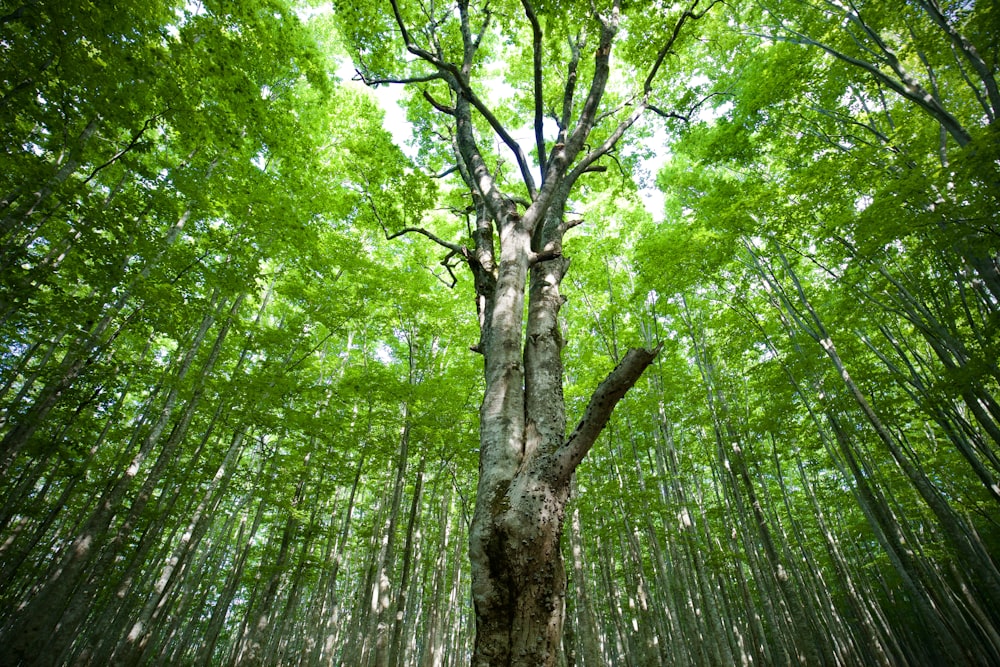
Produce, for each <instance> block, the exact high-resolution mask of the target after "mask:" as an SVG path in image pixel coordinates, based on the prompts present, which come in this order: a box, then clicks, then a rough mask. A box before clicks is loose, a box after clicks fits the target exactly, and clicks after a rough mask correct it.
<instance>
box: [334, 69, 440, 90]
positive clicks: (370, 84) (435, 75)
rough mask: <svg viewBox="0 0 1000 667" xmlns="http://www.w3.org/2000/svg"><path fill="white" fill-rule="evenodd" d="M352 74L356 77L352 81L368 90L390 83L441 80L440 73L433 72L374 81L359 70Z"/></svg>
mask: <svg viewBox="0 0 1000 667" xmlns="http://www.w3.org/2000/svg"><path fill="white" fill-rule="evenodd" d="M354 73H355V74H357V76H356V77H354V80H355V81H360V82H361V83H363V84H365V85H366V86H368V87H369V88H377V87H379V86H381V85H386V84H392V83H400V84H407V83H427V82H428V81H438V80H440V79H442V78H443V77H442V76H441V73H440V72H434V73H432V74H424V75H422V76H405V77H400V78H375V79H373V78H372V77H370V76H367V75H365V74H364V73H362V71H361V70H359V69H357V68H355V69H354Z"/></svg>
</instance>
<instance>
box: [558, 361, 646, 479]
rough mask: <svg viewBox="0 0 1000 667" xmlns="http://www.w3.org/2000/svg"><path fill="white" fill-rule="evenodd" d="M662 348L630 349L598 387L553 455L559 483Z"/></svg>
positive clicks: (567, 476) (585, 452) (574, 468)
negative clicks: (581, 415) (575, 424)
mask: <svg viewBox="0 0 1000 667" xmlns="http://www.w3.org/2000/svg"><path fill="white" fill-rule="evenodd" d="M662 347H663V344H662V343H660V344H659V345H657V346H656V347H655V348H653V349H647V348H631V349H629V351H628V352H626V353H625V356H624V357H623V358H622V360H621V361H620V362H619V363H618V365H617V366H615V368H614V370H612V371H611V372H610V373H609V374H608V377H606V378H605V379H604V381H603V382H601V384H599V385H598V386H597V389H595V390H594V393H593V395H591V397H590V402H589V403H588V404H587V409H586V410H585V411H584V413H583V418H582V419H580V423H579V424H577V426H576V428H575V429H573V432H572V433H571V434H570V436H569V438H568V439H567V440H566V443H565V444H564V445H563V446H562V447H560V448H559V449H558V450H557V451H556V453H555V456H556V475H557V476H558V477H559V478H561V479H560V481H562V480H568V479H569V477H570V476H571V475H572V474H573V471H574V470H576V467H577V465H579V464H580V461H582V460H583V457H584V456H586V455H587V452H589V451H590V448H591V447H593V445H594V442H596V441H597V437H598V436H599V435H600V434H601V431H602V430H603V429H604V426H605V425H606V424H607V423H608V420H609V419H611V413H612V411H614V409H615V406H616V405H618V402H619V401H620V400H621V399H622V398H623V397H624V396H625V393H626V392H627V391H628V390H629V389H631V388H632V387H633V385H635V383H636V382H637V381H638V380H639V378H640V377H641V376H642V374H643V372H644V371H645V370H646V368H648V367H649V365H650V364H651V363H653V360H654V359H655V358H656V355H657V354H658V353H659V352H660V348H662Z"/></svg>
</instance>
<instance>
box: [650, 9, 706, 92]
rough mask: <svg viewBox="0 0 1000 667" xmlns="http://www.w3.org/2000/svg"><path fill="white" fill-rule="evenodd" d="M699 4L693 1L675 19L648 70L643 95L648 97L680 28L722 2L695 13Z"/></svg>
mask: <svg viewBox="0 0 1000 667" xmlns="http://www.w3.org/2000/svg"><path fill="white" fill-rule="evenodd" d="M699 2H701V0H694V1H693V2H692V3H691V6H690V7H688V8H687V9H686V10H684V13H683V14H681V17H680V18H679V19H677V23H675V24H674V29H673V31H672V32H671V33H670V37H669V38H668V39H667V41H666V43H664V45H663V46H662V47H661V48H660V51H659V53H657V54H656V60H655V61H654V62H653V66H652V67H651V68H650V69H649V74H648V75H646V80H645V82H643V84H642V92H643V93H644V94H645V95H649V93H650V91H652V90H653V79H655V78H656V75H657V73H658V72H659V71H660V67H661V66H662V65H663V61H664V59H666V57H667V55H668V54H669V53H670V51H671V49H673V48H674V43H676V42H677V38H678V37H679V36H680V34H681V28H683V27H684V24H685V23H686V22H687V20H688V19H691V20H692V21H697V20H698V19H700V18H702V17H703V16H705V14H707V13H708V12H709V11H710V10H711V9H712V7H715V5H717V4H719V3H720V2H722V0H712V3H711V4H710V5H709V6H708V7H706V8H705V9H704V10H703V11H701V12H696V11H695V8H696V7H697V6H698V3H699Z"/></svg>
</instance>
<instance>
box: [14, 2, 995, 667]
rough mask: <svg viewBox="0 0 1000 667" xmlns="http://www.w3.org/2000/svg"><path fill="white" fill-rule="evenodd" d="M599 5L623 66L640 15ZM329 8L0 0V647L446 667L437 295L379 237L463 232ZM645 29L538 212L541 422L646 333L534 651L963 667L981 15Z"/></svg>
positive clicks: (974, 480) (970, 537) (976, 548)
mask: <svg viewBox="0 0 1000 667" xmlns="http://www.w3.org/2000/svg"><path fill="white" fill-rule="evenodd" d="M361 1H364V0H361ZM538 4H539V7H540V9H543V10H544V14H543V18H544V19H545V21H547V23H546V25H547V26H548V27H549V28H550V30H549V34H551V35H552V39H553V40H562V39H564V38H565V35H567V34H571V33H572V26H563V27H562V28H559V27H558V26H559V23H558V21H559V15H560V11H561V9H560V3H558V2H557V3H538ZM567 4H573V3H569V2H568V0H567ZM584 4H586V3H584ZM695 4H697V3H695ZM633 5H634V6H630V7H629V6H626V10H625V15H626V20H627V23H626V24H625V25H626V30H627V31H628V33H629V35H630V37H631V38H633V39H631V41H629V42H627V44H626V46H625V48H624V49H623V52H622V58H623V62H626V63H627V62H628V61H629V57H630V53H629V49H638V48H641V46H642V44H643V43H644V39H645V38H644V33H643V31H644V30H646V29H647V27H648V25H649V22H650V21H651V19H650V18H649V17H651V16H655V15H662V14H669V13H671V12H679V11H681V9H683V8H682V7H680V6H679V5H678V6H677V7H673V8H672V7H670V6H667V5H664V4H661V3H644V2H637V3H633ZM521 6H522V5H521V3H513V4H512V3H508V2H496V3H494V8H495V12H496V15H497V17H498V18H497V20H498V21H500V20H502V19H503V16H504V12H521V11H523V10H522V9H521ZM427 7H431V5H430V4H428V5H427ZM356 9H357V5H348V4H344V5H337V6H336V7H334V8H331V7H329V6H324V5H321V4H318V3H308V2H303V3H289V2H285V1H284V0H246V1H241V2H227V1H224V0H199V1H197V2H186V3H185V2H174V1H171V0H157V1H155V2H153V1H150V0H122V1H121V2H114V3H103V2H83V1H76V0H74V1H72V2H44V1H24V2H16V1H15V2H6V1H5V2H0V53H2V60H0V100H2V101H0V133H2V147H3V154H2V163H0V198H2V200H0V216H2V221H0V265H2V269H0V276H2V284H0V340H2V344H0V435H2V443H0V479H2V483H0V664H3V665H17V664H25V665H28V664H30V665H36V664H37V665H63V664H67V665H68V664H72V665H108V664H122V665H154V664H156V665H196V664H197V665H202V664H220V665H233V664H239V665H332V664H337V665H378V666H379V667H381V666H383V665H420V666H431V665H435V666H436V665H461V664H467V663H468V660H469V653H470V650H471V648H470V647H471V639H472V633H473V631H474V628H473V627H472V623H471V622H470V618H471V613H472V610H471V603H470V596H469V574H468V565H467V530H468V523H469V519H470V515H471V512H472V507H471V502H472V500H473V499H474V497H475V485H476V475H477V452H476V446H477V444H476V443H477V429H478V424H477V410H478V404H479V401H480V399H481V392H482V379H481V378H482V371H481V360H480V358H479V357H478V356H477V355H476V354H474V353H473V352H472V351H470V350H469V347H470V346H471V345H474V344H475V342H476V340H477V337H478V331H477V327H476V322H475V308H474V306H473V305H472V302H471V298H472V297H471V295H472V288H471V278H470V276H469V275H468V273H466V272H462V271H461V270H459V269H460V267H456V266H454V262H453V261H452V259H453V258H445V257H444V256H443V254H442V253H440V252H439V251H440V247H439V246H438V245H435V244H434V243H432V242H428V241H427V240H426V239H423V238H420V237H418V236H412V235H407V236H401V237H399V238H395V239H393V240H391V241H390V240H387V236H390V235H391V233H392V232H395V231H397V230H399V229H402V228H404V227H405V226H407V225H410V224H413V222H414V221H418V222H422V223H423V224H425V225H427V226H432V227H433V228H434V229H436V230H437V233H438V234H439V236H440V237H442V238H447V239H450V240H453V241H455V242H458V241H459V240H460V239H462V238H464V237H465V235H466V233H467V232H466V218H465V216H467V215H468V211H467V210H466V209H465V203H463V201H462V199H461V197H460V196H459V194H458V193H456V192H454V191H453V190H452V189H449V187H448V186H447V184H446V181H445V180H444V179H443V178H442V176H443V174H442V170H444V169H445V168H446V167H447V165H446V163H445V162H444V161H443V158H442V157H441V150H440V149H439V146H437V145H436V143H435V142H441V141H446V138H442V137H435V136H434V135H433V133H432V131H431V128H430V124H429V122H428V121H427V114H430V113H433V109H431V108H430V107H429V106H428V105H426V104H424V105H421V104H420V103H421V101H422V100H421V99H420V94H419V91H416V90H414V91H411V90H408V89H396V90H397V91H398V92H399V98H400V99H401V100H402V102H403V103H404V104H405V105H406V106H407V107H408V109H409V111H408V112H409V119H410V121H411V123H412V130H411V131H412V137H413V138H412V139H411V140H410V143H409V144H408V145H405V144H404V145H397V144H395V143H393V138H392V135H391V134H390V133H389V132H388V131H387V130H386V129H384V128H383V115H384V112H383V110H382V107H380V106H379V104H378V103H377V102H376V100H375V97H374V95H373V93H372V92H371V91H370V90H369V89H368V88H366V87H365V86H364V85H363V84H362V83H360V82H359V81H352V80H351V78H350V73H351V72H352V71H353V66H352V65H351V58H350V56H349V55H348V53H349V48H348V47H349V46H350V47H352V48H354V49H355V51H354V52H355V53H357V47H358V44H357V43H356V42H351V41H350V40H351V39H355V40H356V39H359V37H358V35H357V34H356V33H352V34H351V35H348V36H345V35H347V33H349V32H350V31H349V30H345V25H348V24H350V22H351V21H352V20H353V19H352V16H354V14H352V12H356ZM385 11H386V12H390V11H391V10H390V9H388V8H387V9H386V10H385ZM429 11H432V10H429ZM433 11H438V10H433ZM528 41H529V42H530V39H529V40H528ZM368 48H370V49H371V50H370V51H369V53H371V54H375V55H372V58H375V57H376V55H377V45H368ZM492 49H493V51H492V53H493V57H495V58H496V59H497V61H498V62H502V63H507V65H508V66H507V67H505V68H500V69H498V70H496V74H495V76H496V85H495V87H494V89H493V90H492V91H491V95H492V96H493V98H494V101H495V103H496V106H497V107H498V108H502V107H503V105H504V104H506V105H509V106H510V107H511V108H513V107H515V106H517V105H518V104H523V103H524V95H523V93H524V90H525V87H524V85H526V84H524V85H522V84H523V83H524V82H525V81H527V80H528V79H530V69H528V68H522V67H520V66H519V65H518V63H520V62H522V60H521V55H522V54H521V52H520V51H519V45H518V43H517V40H511V41H510V42H509V43H498V44H496V45H494V46H493V47H492ZM675 51H676V53H675V54H673V55H670V56H669V57H668V63H669V67H670V73H669V76H668V78H667V81H666V83H665V84H664V85H665V87H666V90H667V97H668V98H669V99H670V101H671V103H672V109H673V113H671V114H662V115H657V114H652V115H651V117H650V118H649V119H648V120H646V121H643V123H642V124H641V125H640V126H639V129H638V131H637V132H635V133H633V134H632V135H631V137H629V138H627V139H625V140H623V141H622V142H621V144H620V145H619V146H618V150H617V151H616V152H615V155H614V159H613V160H609V161H608V162H607V169H606V170H605V171H603V172H600V173H594V174H590V175H588V177H587V180H586V184H585V186H584V187H582V188H581V189H580V192H579V193H578V196H576V197H575V198H574V200H573V208H574V210H575V212H576V213H577V214H578V216H579V217H580V219H582V220H583V223H582V224H580V225H579V226H578V227H576V228H575V229H574V230H573V232H572V233H571V234H570V235H568V236H567V252H569V253H571V254H572V256H573V265H572V266H573V269H572V273H571V274H570V276H569V279H568V280H567V281H566V282H565V283H564V286H563V289H564V292H565V293H566V295H567V296H568V299H569V300H568V303H567V304H566V306H565V307H564V309H563V314H564V320H565V321H564V328H565V330H566V331H567V332H568V334H569V335H568V338H567V339H568V340H569V341H570V344H569V345H568V346H567V347H566V349H565V350H564V359H565V361H566V369H567V386H566V388H565V393H566V397H567V406H568V408H569V410H570V413H571V414H570V420H571V422H572V421H573V420H574V419H577V418H578V417H579V413H580V411H581V410H582V409H583V406H584V402H585V400H586V397H587V396H588V395H589V393H590V391H591V390H592V389H593V387H594V386H595V385H596V384H597V383H598V382H600V381H601V379H602V378H603V377H604V376H605V375H606V374H607V372H608V370H609V369H610V368H612V367H614V365H615V364H616V363H617V362H618V361H619V360H620V358H621V355H622V354H623V353H624V350H625V349H626V348H627V347H628V346H629V345H634V344H646V345H649V346H653V345H655V344H657V343H660V342H662V343H663V348H662V350H661V351H660V354H659V356H658V357H657V359H656V361H655V363H654V365H653V366H652V367H651V368H649V369H648V370H647V372H646V375H645V376H644V378H643V380H642V381H641V382H640V383H639V385H637V386H636V388H635V389H633V390H632V391H631V392H630V393H629V395H628V398H627V399H626V400H625V401H624V402H623V403H622V404H621V405H620V406H619V407H618V409H617V411H616V412H615V414H614V417H613V418H612V421H611V423H610V424H609V427H608V429H607V430H606V432H605V434H604V435H603V436H602V439H601V441H600V442H599V443H598V445H597V446H596V447H595V448H594V450H593V451H592V452H591V453H590V455H589V457H588V458H587V459H586V460H585V461H584V463H583V464H582V466H581V468H580V469H579V470H578V472H577V475H576V480H575V492H574V495H573V500H572V504H571V506H570V510H569V513H568V516H567V519H566V532H565V536H564V542H563V548H564V552H565V556H566V564H567V571H568V575H569V596H568V599H567V608H568V613H567V624H566V632H565V638H564V649H565V658H564V659H565V661H566V663H567V664H568V665H580V666H582V667H594V666H596V665H605V664H614V665H636V666H640V665H657V664H663V665H676V666H682V665H720V666H722V665H785V664H806V665H885V666H890V665H943V664H948V665H961V664H969V665H987V664H1000V571H998V564H1000V483H998V477H1000V402H998V397H997V394H998V391H1000V365H998V362H997V359H998V357H1000V335H998V327H1000V275H998V254H1000V220H998V213H997V211H998V204H1000V201H998V199H1000V134H998V132H1000V123H998V122H997V121H996V119H997V116H998V114H1000V92H998V88H997V79H996V75H997V71H998V61H997V58H998V54H1000V8H998V7H997V6H996V5H995V4H994V3H991V2H985V1H983V0H980V1H979V2H976V1H975V0H971V1H970V0H956V1H952V0H908V1H907V2H900V3H884V2H875V1H869V2H856V3H852V2H840V1H839V0H829V1H827V0H812V1H807V0H754V1H747V2H739V1H736V2H730V3H725V4H718V5H716V6H714V7H712V8H711V12H710V13H709V14H707V15H706V16H705V17H704V18H703V19H701V20H700V21H699V22H698V23H697V26H696V27H695V28H694V29H691V30H688V31H686V33H685V35H684V36H683V38H682V39H680V40H679V41H678V43H677V44H676V47H675ZM362 52H364V51H363V49H362ZM359 66H360V65H359ZM519 82H521V84H519ZM622 85H624V84H622ZM664 116H669V117H666V118H664ZM397 129H398V128H397ZM529 141H530V140H529ZM494 158H495V160H496V161H497V162H498V164H499V163H502V161H503V160H504V159H505V158H504V154H503V151H502V150H501V149H500V148H499V147H497V148H496V154H495V156H494ZM654 158H655V160H654ZM506 159H508V160H509V157H508V158H506ZM654 164H655V165H658V167H657V173H650V165H654ZM510 169H511V170H513V169H514V168H513V167H510ZM650 190H656V191H658V192H659V193H661V195H662V200H657V201H662V205H661V204H657V207H656V208H655V210H652V211H650V210H648V209H647V207H646V206H645V205H644V203H643V201H644V197H643V193H644V192H646V193H648V192H649V191H650ZM442 260H444V261H442ZM574 411H575V412H574Z"/></svg>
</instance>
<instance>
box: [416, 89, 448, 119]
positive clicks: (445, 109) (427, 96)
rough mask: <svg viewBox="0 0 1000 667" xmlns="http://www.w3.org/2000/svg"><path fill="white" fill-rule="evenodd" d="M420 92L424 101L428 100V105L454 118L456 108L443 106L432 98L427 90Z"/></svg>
mask: <svg viewBox="0 0 1000 667" xmlns="http://www.w3.org/2000/svg"><path fill="white" fill-rule="evenodd" d="M420 92H421V93H423V96H424V99H425V100H427V102H428V104H430V105H431V106H432V107H434V108H435V109H437V110H438V111H440V112H441V113H443V114H446V115H448V116H454V115H455V108H454V107H449V106H446V105H444V104H441V103H440V102H438V101H437V100H435V99H434V98H433V97H432V96H431V94H430V93H429V92H427V91H426V90H421V91H420Z"/></svg>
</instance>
